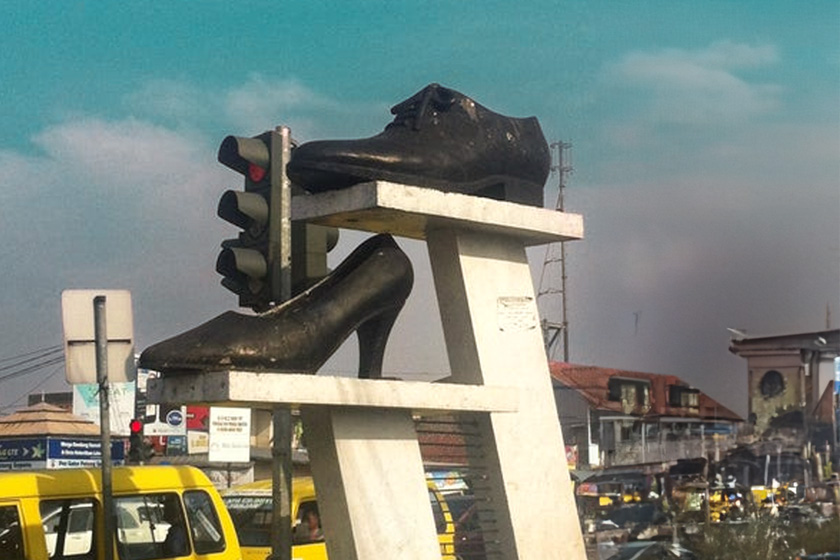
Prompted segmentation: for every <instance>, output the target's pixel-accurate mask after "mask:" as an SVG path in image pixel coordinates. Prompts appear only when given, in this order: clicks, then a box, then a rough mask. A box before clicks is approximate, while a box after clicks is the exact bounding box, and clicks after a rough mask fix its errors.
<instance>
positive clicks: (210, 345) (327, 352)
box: [139, 234, 414, 377]
mask: <svg viewBox="0 0 840 560" xmlns="http://www.w3.org/2000/svg"><path fill="white" fill-rule="evenodd" d="M413 283H414V272H413V270H412V268H411V262H410V261H409V259H408V257H407V256H406V254H405V253H403V252H402V251H401V250H400V248H399V247H398V246H397V244H396V242H395V241H394V239H393V238H392V237H391V236H390V235H384V234H382V235H376V236H374V237H372V238H370V239H368V240H367V241H365V242H364V243H362V244H361V245H360V246H359V247H357V248H356V250H355V251H353V252H352V253H351V254H350V256H348V257H347V258H346V259H345V260H344V262H342V263H341V264H340V265H338V267H336V269H335V270H333V271H332V272H331V273H330V274H329V275H327V276H326V278H324V279H323V280H321V281H320V282H318V283H317V284H315V285H314V286H312V287H311V288H309V289H308V290H306V291H305V292H303V293H301V294H299V295H297V296H295V297H294V298H292V299H290V300H289V301H287V302H285V303H283V304H281V305H278V306H276V307H274V308H272V309H269V310H268V311H265V312H263V313H260V314H257V315H243V314H241V313H235V312H233V311H228V312H227V313H223V314H221V315H219V316H218V317H216V318H215V319H212V320H210V321H208V322H206V323H204V324H202V325H199V326H198V327H195V328H194V329H192V330H189V331H187V332H184V333H182V334H179V335H177V336H175V337H173V338H170V339H167V340H164V341H162V342H159V343H157V344H155V345H153V346H151V347H149V348H147V349H146V350H145V351H144V352H143V353H142V354H141V355H140V360H139V365H140V367H143V368H147V369H152V370H156V371H159V372H161V373H162V374H163V375H164V376H169V375H178V374H179V373H195V372H197V371H211V370H220V369H243V370H250V371H266V372H280V373H283V372H286V373H315V372H317V371H318V369H319V368H320V367H321V366H322V365H324V362H326V361H327V360H328V359H329V358H330V356H332V355H333V354H334V353H335V351H336V350H338V347H339V346H341V344H342V343H343V342H344V340H346V339H347V337H348V336H350V335H351V334H352V333H353V332H354V331H358V338H359V350H360V351H359V375H360V376H364V377H381V375H382V358H383V355H384V352H385V344H386V342H387V340H388V334H389V333H390V331H391V327H392V326H393V324H394V321H396V318H397V315H398V314H399V312H400V310H401V309H402V307H403V305H404V304H405V300H406V298H408V294H409V293H411V288H412V285H413Z"/></svg>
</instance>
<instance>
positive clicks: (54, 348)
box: [0, 345, 62, 364]
mask: <svg viewBox="0 0 840 560" xmlns="http://www.w3.org/2000/svg"><path fill="white" fill-rule="evenodd" d="M61 349H62V346H60V345H59V346H47V347H46V348H39V349H37V350H31V351H29V352H25V353H23V354H18V355H17V356H8V357H6V358H0V364H2V363H3V362H8V361H10V360H19V359H20V358H26V357H29V356H32V355H35V354H51V353H53V352H56V351H58V350H61Z"/></svg>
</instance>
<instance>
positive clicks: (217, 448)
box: [208, 406, 251, 463]
mask: <svg viewBox="0 0 840 560" xmlns="http://www.w3.org/2000/svg"><path fill="white" fill-rule="evenodd" d="M209 433H210V451H209V454H208V459H209V460H210V461H211V462H219V463H247V462H248V461H250V460H251V409H250V408H229V407H220V406H213V407H210V429H209Z"/></svg>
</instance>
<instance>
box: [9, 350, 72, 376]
mask: <svg viewBox="0 0 840 560" xmlns="http://www.w3.org/2000/svg"><path fill="white" fill-rule="evenodd" d="M62 362H64V354H61V355H59V356H56V357H53V358H50V359H48V360H45V361H43V362H39V363H37V364H32V365H31V366H28V367H25V368H23V369H20V370H18V371H13V372H11V373H7V374H6V375H0V381H6V380H8V379H12V378H15V377H20V376H21V375H26V374H29V373H32V372H34V371H38V370H41V369H44V368H45V367H48V366H52V365H55V364H60V363H62Z"/></svg>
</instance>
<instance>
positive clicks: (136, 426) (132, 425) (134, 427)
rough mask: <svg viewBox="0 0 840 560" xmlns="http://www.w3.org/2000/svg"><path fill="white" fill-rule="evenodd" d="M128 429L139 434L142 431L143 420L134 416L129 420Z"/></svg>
mask: <svg viewBox="0 0 840 560" xmlns="http://www.w3.org/2000/svg"><path fill="white" fill-rule="evenodd" d="M128 429H129V430H131V433H132V434H139V433H140V432H142V431H143V422H141V421H140V420H138V419H137V418H135V419H133V420H132V421H131V422H129V424H128Z"/></svg>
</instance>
